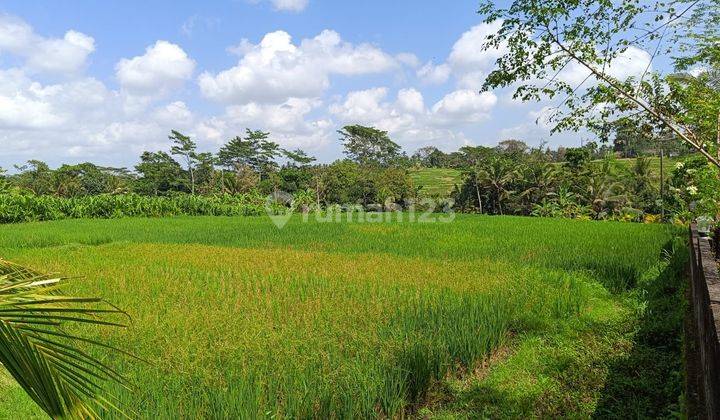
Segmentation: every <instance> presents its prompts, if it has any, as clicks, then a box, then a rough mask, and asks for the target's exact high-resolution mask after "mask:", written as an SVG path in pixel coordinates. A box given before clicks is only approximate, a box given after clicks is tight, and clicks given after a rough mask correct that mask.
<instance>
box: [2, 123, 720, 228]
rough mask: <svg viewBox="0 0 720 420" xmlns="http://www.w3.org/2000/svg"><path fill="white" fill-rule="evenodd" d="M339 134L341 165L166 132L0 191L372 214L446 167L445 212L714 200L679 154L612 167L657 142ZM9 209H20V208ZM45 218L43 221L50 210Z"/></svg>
mask: <svg viewBox="0 0 720 420" xmlns="http://www.w3.org/2000/svg"><path fill="white" fill-rule="evenodd" d="M623 130H626V128H623ZM338 134H339V137H340V141H341V142H342V144H343V146H344V154H345V156H346V157H345V158H344V159H339V160H336V161H335V162H332V163H330V164H319V163H316V159H315V158H314V157H312V156H310V155H308V154H307V153H306V152H305V151H303V150H300V149H296V150H286V149H283V148H282V147H280V145H279V144H278V143H276V142H274V141H272V140H271V135H270V133H268V132H264V131H261V130H250V129H247V130H246V132H245V135H244V136H236V137H234V138H232V139H230V140H229V141H227V142H226V143H225V144H224V145H223V146H222V147H220V148H219V150H218V151H217V152H216V153H210V152H199V151H198V150H197V143H196V142H195V141H194V140H193V139H192V138H190V137H189V136H187V135H185V134H183V133H180V132H178V131H176V130H172V131H171V133H170V135H169V136H168V140H169V149H168V151H154V152H150V151H146V152H143V153H142V155H141V156H140V159H139V163H138V164H137V165H135V167H134V170H129V169H127V168H115V167H102V166H98V165H94V164H92V163H81V164H77V165H68V164H65V165H61V166H60V167H58V168H57V169H51V168H50V167H49V166H48V165H47V164H46V163H44V162H41V161H37V160H31V161H28V162H27V163H26V164H25V165H22V166H16V171H17V173H15V174H13V175H3V176H2V177H1V178H0V191H1V192H2V193H4V194H5V195H14V196H28V195H31V196H51V197H60V198H73V199H77V198H81V197H88V196H100V195H128V194H134V195H139V196H147V197H174V196H181V195H190V196H198V197H200V196H204V197H215V196H241V195H245V197H253V198H244V199H242V200H229V199H225V200H220V201H217V200H214V201H208V202H207V203H205V204H206V205H207V206H208V208H211V210H207V211H204V210H202V209H201V208H200V207H202V205H201V204H199V203H200V202H198V201H197V200H196V201H192V200H190V201H188V200H179V201H177V202H176V203H173V204H172V205H168V204H160V202H159V201H142V203H143V204H142V205H140V204H138V203H141V202H138V201H134V200H129V201H128V202H127V203H134V204H126V203H125V202H122V201H118V200H103V201H100V200H95V201H87V200H86V201H83V203H86V205H85V207H86V208H88V207H93V206H100V207H101V208H100V209H95V210H93V211H86V212H87V214H90V215H98V214H101V215H105V217H111V216H112V215H113V214H116V215H120V214H122V215H138V214H143V213H150V214H155V213H157V214H162V215H167V214H227V215H231V214H259V213H260V212H261V211H262V198H263V197H265V196H267V195H269V194H273V193H277V192H279V191H283V192H287V193H289V194H292V195H293V197H294V199H295V201H296V204H297V205H299V206H302V207H303V208H305V209H308V208H312V207H314V208H327V207H328V206H331V205H336V204H357V205H364V206H371V205H373V206H375V207H373V208H377V204H380V205H387V204H388V203H393V204H397V205H399V206H400V207H402V206H403V205H406V204H407V203H408V202H409V201H411V200H413V201H417V200H418V199H420V198H428V194H425V193H424V191H423V186H422V185H415V184H414V183H413V179H412V177H411V174H412V173H413V171H419V170H422V168H447V169H454V170H457V171H459V172H460V173H461V178H460V181H459V182H458V183H457V185H456V186H455V188H454V190H453V191H452V193H451V197H450V198H452V199H453V201H454V205H455V208H456V209H457V210H459V211H464V212H476V213H484V214H513V215H534V216H546V217H575V218H593V219H619V220H636V221H641V220H661V219H662V218H663V216H666V217H665V219H669V218H672V217H676V218H677V217H680V218H688V217H690V216H691V215H692V213H693V212H694V211H695V212H697V211H700V210H702V209H703V208H704V207H703V206H704V204H702V203H703V202H704V201H703V200H705V201H707V203H711V201H712V197H706V196H707V194H700V187H703V188H702V191H703V192H704V191H705V190H706V189H707V186H705V185H704V184H703V182H705V183H707V182H709V181H708V180H711V179H712V176H710V175H707V174H705V172H707V171H709V170H710V169H708V168H706V166H707V165H704V163H703V161H702V159H700V160H697V159H695V160H693V159H694V158H693V156H694V155H691V154H688V149H687V148H684V149H682V148H676V149H674V150H672V154H673V156H674V159H675V160H677V159H678V158H679V156H681V155H687V156H689V158H688V159H689V160H688V162H687V163H682V164H678V166H677V167H676V166H673V165H668V164H667V161H666V165H665V166H666V168H665V169H666V172H665V174H664V175H665V176H664V177H663V178H662V180H661V179H660V174H659V173H657V169H658V168H657V165H655V164H653V160H652V159H651V158H649V157H642V156H641V157H638V158H636V159H634V160H627V159H624V160H619V159H618V157H623V156H625V155H626V152H627V151H626V150H625V149H623V146H625V145H627V144H633V147H634V149H633V150H632V153H633V154H638V153H642V154H645V155H653V154H655V153H656V151H657V150H656V149H657V145H658V140H657V139H655V141H651V140H646V141H645V144H646V146H645V148H642V149H641V148H638V147H637V145H638V144H639V143H637V142H636V143H630V142H628V141H627V140H626V139H627V136H626V135H623V133H621V132H620V131H618V133H617V134H616V135H615V139H616V140H615V144H613V145H601V146H600V147H598V145H597V143H595V142H587V143H586V144H585V145H584V146H582V147H575V148H572V147H567V148H566V147H559V148H557V149H551V148H549V147H545V146H544V145H541V146H539V147H534V148H531V147H529V146H528V145H527V144H526V143H524V142H523V141H520V140H516V139H509V140H504V141H501V142H500V143H499V144H498V145H497V146H495V147H488V146H464V147H461V148H460V149H458V150H456V151H453V152H450V153H445V152H443V151H441V150H439V149H438V148H436V147H432V146H429V147H423V148H421V149H419V150H417V151H416V152H415V153H413V154H412V155H410V156H408V155H407V154H406V153H405V152H404V151H403V150H402V148H401V147H400V146H399V145H398V144H397V143H396V142H394V141H393V140H392V139H391V138H390V137H389V135H388V133H387V132H385V131H382V130H379V129H377V128H374V127H365V126H361V125H349V126H346V127H344V128H343V129H342V130H340V131H339V132H338ZM694 186H697V187H694ZM691 187H692V188H691ZM430 198H435V199H447V198H448V197H443V196H437V197H430ZM240 202H242V203H248V204H246V205H245V206H246V208H245V209H244V210H243V211H238V210H237V209H235V210H233V209H232V208H231V206H232V205H237V203H240ZM14 203H15V204H16V206H15V207H18V206H20V205H19V204H17V203H19V202H18V201H14ZM46 203H49V202H47V201H46ZM87 203H90V204H87ZM92 203H96V204H95V205H93V204H92ZM97 203H103V204H102V206H101V205H100V204H97ZM108 203H115V204H116V205H119V206H120V207H119V209H120V210H118V211H116V212H114V213H113V211H112V210H106V209H105V207H107V206H108V205H109V204H108ZM118 203H121V204H122V205H120V204H118ZM249 203H252V205H250V204H249ZM698 203H700V205H698ZM710 205H711V204H707V205H706V206H705V207H708V206H710ZM133 206H134V207H133ZM223 206H225V207H223ZM20 207H21V206H20ZM47 207H48V208H54V207H57V206H52V205H48V206H47ZM130 208H132V209H133V210H131V209H130ZM394 208H398V207H397V206H395V207H394ZM142 209H146V210H142ZM15 211H16V213H17V215H15V216H13V217H9V219H10V220H23V217H24V216H23V213H22V211H20V210H15ZM118 212H119V213H118ZM50 213H52V212H50ZM94 217H97V216H94ZM43 218H46V219H47V218H52V214H49V215H45V216H43Z"/></svg>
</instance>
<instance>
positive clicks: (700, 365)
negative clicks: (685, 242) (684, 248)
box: [685, 225, 720, 419]
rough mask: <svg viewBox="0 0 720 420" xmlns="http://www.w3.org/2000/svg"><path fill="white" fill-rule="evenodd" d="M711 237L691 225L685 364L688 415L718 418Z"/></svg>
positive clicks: (718, 294)
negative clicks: (688, 308)
mask: <svg viewBox="0 0 720 420" xmlns="http://www.w3.org/2000/svg"><path fill="white" fill-rule="evenodd" d="M715 257H716V256H715V253H714V252H713V247H712V244H711V242H710V239H709V238H707V237H702V236H700V235H699V234H698V231H697V228H696V226H695V225H692V226H691V227H690V288H689V298H690V312H689V315H690V316H689V319H688V320H687V321H688V322H686V330H687V331H686V334H685V336H686V345H687V346H686V353H687V354H686V366H687V392H686V397H687V401H688V411H689V413H688V414H689V415H690V417H691V418H692V417H695V418H707V419H720V341H719V340H718V331H720V276H718V266H717V263H716V258H715Z"/></svg>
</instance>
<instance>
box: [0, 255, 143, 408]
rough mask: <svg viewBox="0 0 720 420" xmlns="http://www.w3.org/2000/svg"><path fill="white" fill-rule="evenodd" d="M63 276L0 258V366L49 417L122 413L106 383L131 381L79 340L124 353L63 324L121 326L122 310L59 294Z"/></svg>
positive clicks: (88, 344)
mask: <svg viewBox="0 0 720 420" xmlns="http://www.w3.org/2000/svg"><path fill="white" fill-rule="evenodd" d="M65 280H66V279H64V278H60V277H53V276H49V275H45V274H41V273H38V272H35V271H33V270H30V269H27V268H25V267H22V266H19V265H16V264H13V263H10V262H7V261H4V260H2V259H0V365H2V366H3V367H4V368H5V370H7V372H8V373H9V374H10V375H11V376H12V377H13V378H14V379H15V380H16V381H17V382H18V384H20V386H21V387H22V388H23V389H24V390H25V391H26V392H27V394H28V395H29V396H30V397H31V398H32V399H33V401H35V402H36V403H37V404H38V406H40V408H42V409H43V410H44V411H45V412H46V413H47V414H48V415H49V416H51V417H53V418H69V419H75V418H78V419H80V418H82V419H87V418H91V419H92V418H98V417H99V413H101V412H103V411H112V412H115V413H117V414H119V415H121V416H125V417H127V414H125V413H124V412H123V411H122V410H121V409H120V408H119V404H118V403H117V401H116V400H115V399H114V398H113V397H112V395H111V394H110V393H108V392H107V385H108V384H109V383H110V382H114V383H116V384H119V385H120V386H122V387H125V388H128V389H130V388H131V384H130V383H129V382H128V381H127V380H125V379H124V378H123V377H122V376H121V375H120V374H119V373H118V372H116V371H115V370H114V369H112V368H111V367H110V366H108V365H107V364H106V363H103V362H102V361H100V360H99V359H98V358H97V357H95V356H93V355H91V354H89V353H88V352H86V351H85V350H83V349H81V347H80V346H79V344H80V343H82V344H84V345H85V347H87V346H91V347H92V346H96V347H104V348H106V349H111V350H115V351H119V352H121V353H124V354H127V353H125V352H124V351H122V350H119V349H115V348H113V347H111V346H108V345H105V344H103V343H100V342H97V341H95V340H91V339H87V338H84V337H81V336H79V335H77V334H73V333H69V332H66V331H65V329H64V327H66V326H69V325H70V324H88V325H104V326H113V327H123V326H125V325H124V324H123V323H121V322H118V320H117V318H118V317H123V318H124V317H126V316H127V314H125V312H123V311H122V310H120V309H118V308H116V307H113V306H111V305H109V304H106V303H105V302H103V301H102V299H99V298H81V297H73V296H65V295H63V294H62V293H61V292H60V290H59V289H58V286H60V285H61V284H63V283H64V282H65Z"/></svg>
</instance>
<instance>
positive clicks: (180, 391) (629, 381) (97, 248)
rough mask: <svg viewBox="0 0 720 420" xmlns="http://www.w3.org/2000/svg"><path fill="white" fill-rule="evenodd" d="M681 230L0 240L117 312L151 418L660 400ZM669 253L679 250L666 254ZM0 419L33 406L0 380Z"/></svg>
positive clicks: (547, 228) (251, 231)
mask: <svg viewBox="0 0 720 420" xmlns="http://www.w3.org/2000/svg"><path fill="white" fill-rule="evenodd" d="M679 233H682V231H678V230H676V229H674V228H671V227H668V226H664V225H641V224H620V223H609V222H606V223H601V222H579V221H573V220H547V219H528V218H515V217H483V216H458V217H457V219H456V220H455V221H454V222H453V223H449V224H441V223H436V224H409V223H375V224H369V223H365V224H360V223H354V224H351V223H340V224H337V223H307V224H305V223H301V222H300V220H299V218H296V219H294V220H293V221H291V223H290V224H289V225H288V226H286V227H285V229H283V230H278V229H277V228H275V226H274V225H272V224H271V223H270V221H269V220H268V219H267V218H264V217H258V218H253V217H245V218H243V217H238V218H225V217H215V218H213V217H196V218H191V217H182V218H174V219H119V220H64V221H56V222H44V223H28V224H16V225H4V226H0V255H2V256H3V257H4V258H7V259H10V260H13V261H16V262H19V263H23V264H26V265H29V266H32V267H34V268H37V269H41V270H47V271H54V272H60V273H63V274H67V275H72V276H82V277H83V279H82V280H79V281H77V283H76V284H75V285H74V286H73V289H74V290H72V291H73V292H76V293H80V294H86V295H101V296H104V297H106V298H107V299H109V300H110V301H112V302H113V303H115V304H117V305H119V306H120V307H122V308H124V309H126V310H127V311H128V312H129V313H130V314H132V316H133V325H132V327H131V328H129V329H128V330H126V331H116V330H100V331H95V332H94V334H95V335H96V337H97V338H101V339H103V340H107V341H109V342H110V343H112V344H115V345H120V346H122V347H123V348H127V349H130V350H132V351H133V352H135V353H136V354H138V355H139V356H141V357H143V358H144V359H146V360H148V361H149V362H150V364H147V365H146V364H142V363H138V362H135V361H132V360H127V359H125V358H122V357H116V356H108V357H109V359H108V361H109V362H110V363H112V364H115V365H117V366H118V368H119V370H120V371H121V372H124V373H125V374H126V375H127V376H128V377H129V378H130V379H131V380H132V381H133V382H134V383H136V384H137V385H138V387H139V391H138V392H137V393H135V394H121V395H120V397H121V399H122V400H123V401H124V403H125V405H126V406H127V407H130V408H132V409H133V410H135V411H136V414H137V415H138V416H139V417H142V418H150V417H152V418H198V417H213V418H224V417H237V416H246V417H258V416H259V417H263V416H273V415H277V416H287V417H319V418H327V417H368V416H392V417H396V416H401V415H404V414H405V415H411V416H415V415H422V416H425V415H428V416H437V417H444V418H446V417H450V418H454V417H466V416H471V417H474V416H478V415H484V416H491V417H498V416H528V415H544V416H555V415H565V416H581V417H584V416H589V415H593V414H595V415H601V416H607V415H618V414H620V413H629V414H630V415H631V416H633V415H635V414H645V415H648V416H662V415H671V414H672V413H674V412H676V411H678V410H679V409H680V405H679V404H680V390H681V388H682V383H681V382H682V381H681V375H680V372H681V366H680V360H681V358H680V350H679V349H680V346H679V345H680V325H681V323H680V320H681V318H680V316H679V315H678V314H681V313H682V312H681V311H682V305H681V304H680V302H681V300H680V295H679V294H678V293H679V284H680V274H679V273H681V271H682V267H683V262H684V258H685V253H684V248H683V247H682V246H681V245H677V246H675V247H674V248H673V247H672V246H671V245H672V244H673V243H676V244H677V241H675V240H674V238H675V237H676V236H677V235H678V234H679ZM673 249H674V250H675V252H673ZM0 387H2V388H3V392H0V417H2V418H5V417H7V416H10V415H12V416H14V417H15V418H18V417H21V418H30V417H32V416H39V414H38V412H37V410H35V409H34V408H33V406H32V404H31V402H30V401H29V399H28V398H27V397H25V396H24V395H23V394H22V391H21V390H20V389H19V388H17V387H15V386H13V385H12V384H11V383H8V382H0Z"/></svg>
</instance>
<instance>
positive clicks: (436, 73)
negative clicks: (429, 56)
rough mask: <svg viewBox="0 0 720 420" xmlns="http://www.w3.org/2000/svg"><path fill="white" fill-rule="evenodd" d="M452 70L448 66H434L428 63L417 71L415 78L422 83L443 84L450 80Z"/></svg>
mask: <svg viewBox="0 0 720 420" xmlns="http://www.w3.org/2000/svg"><path fill="white" fill-rule="evenodd" d="M451 72H452V69H451V68H450V66H449V65H448V64H440V65H437V66H436V65H435V64H433V62H432V61H431V62H428V63H426V64H425V65H424V66H422V67H421V68H420V69H418V71H417V77H418V78H420V80H421V81H423V82H424V83H430V84H438V85H440V84H443V83H445V82H447V81H448V79H449V78H450V73H451Z"/></svg>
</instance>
